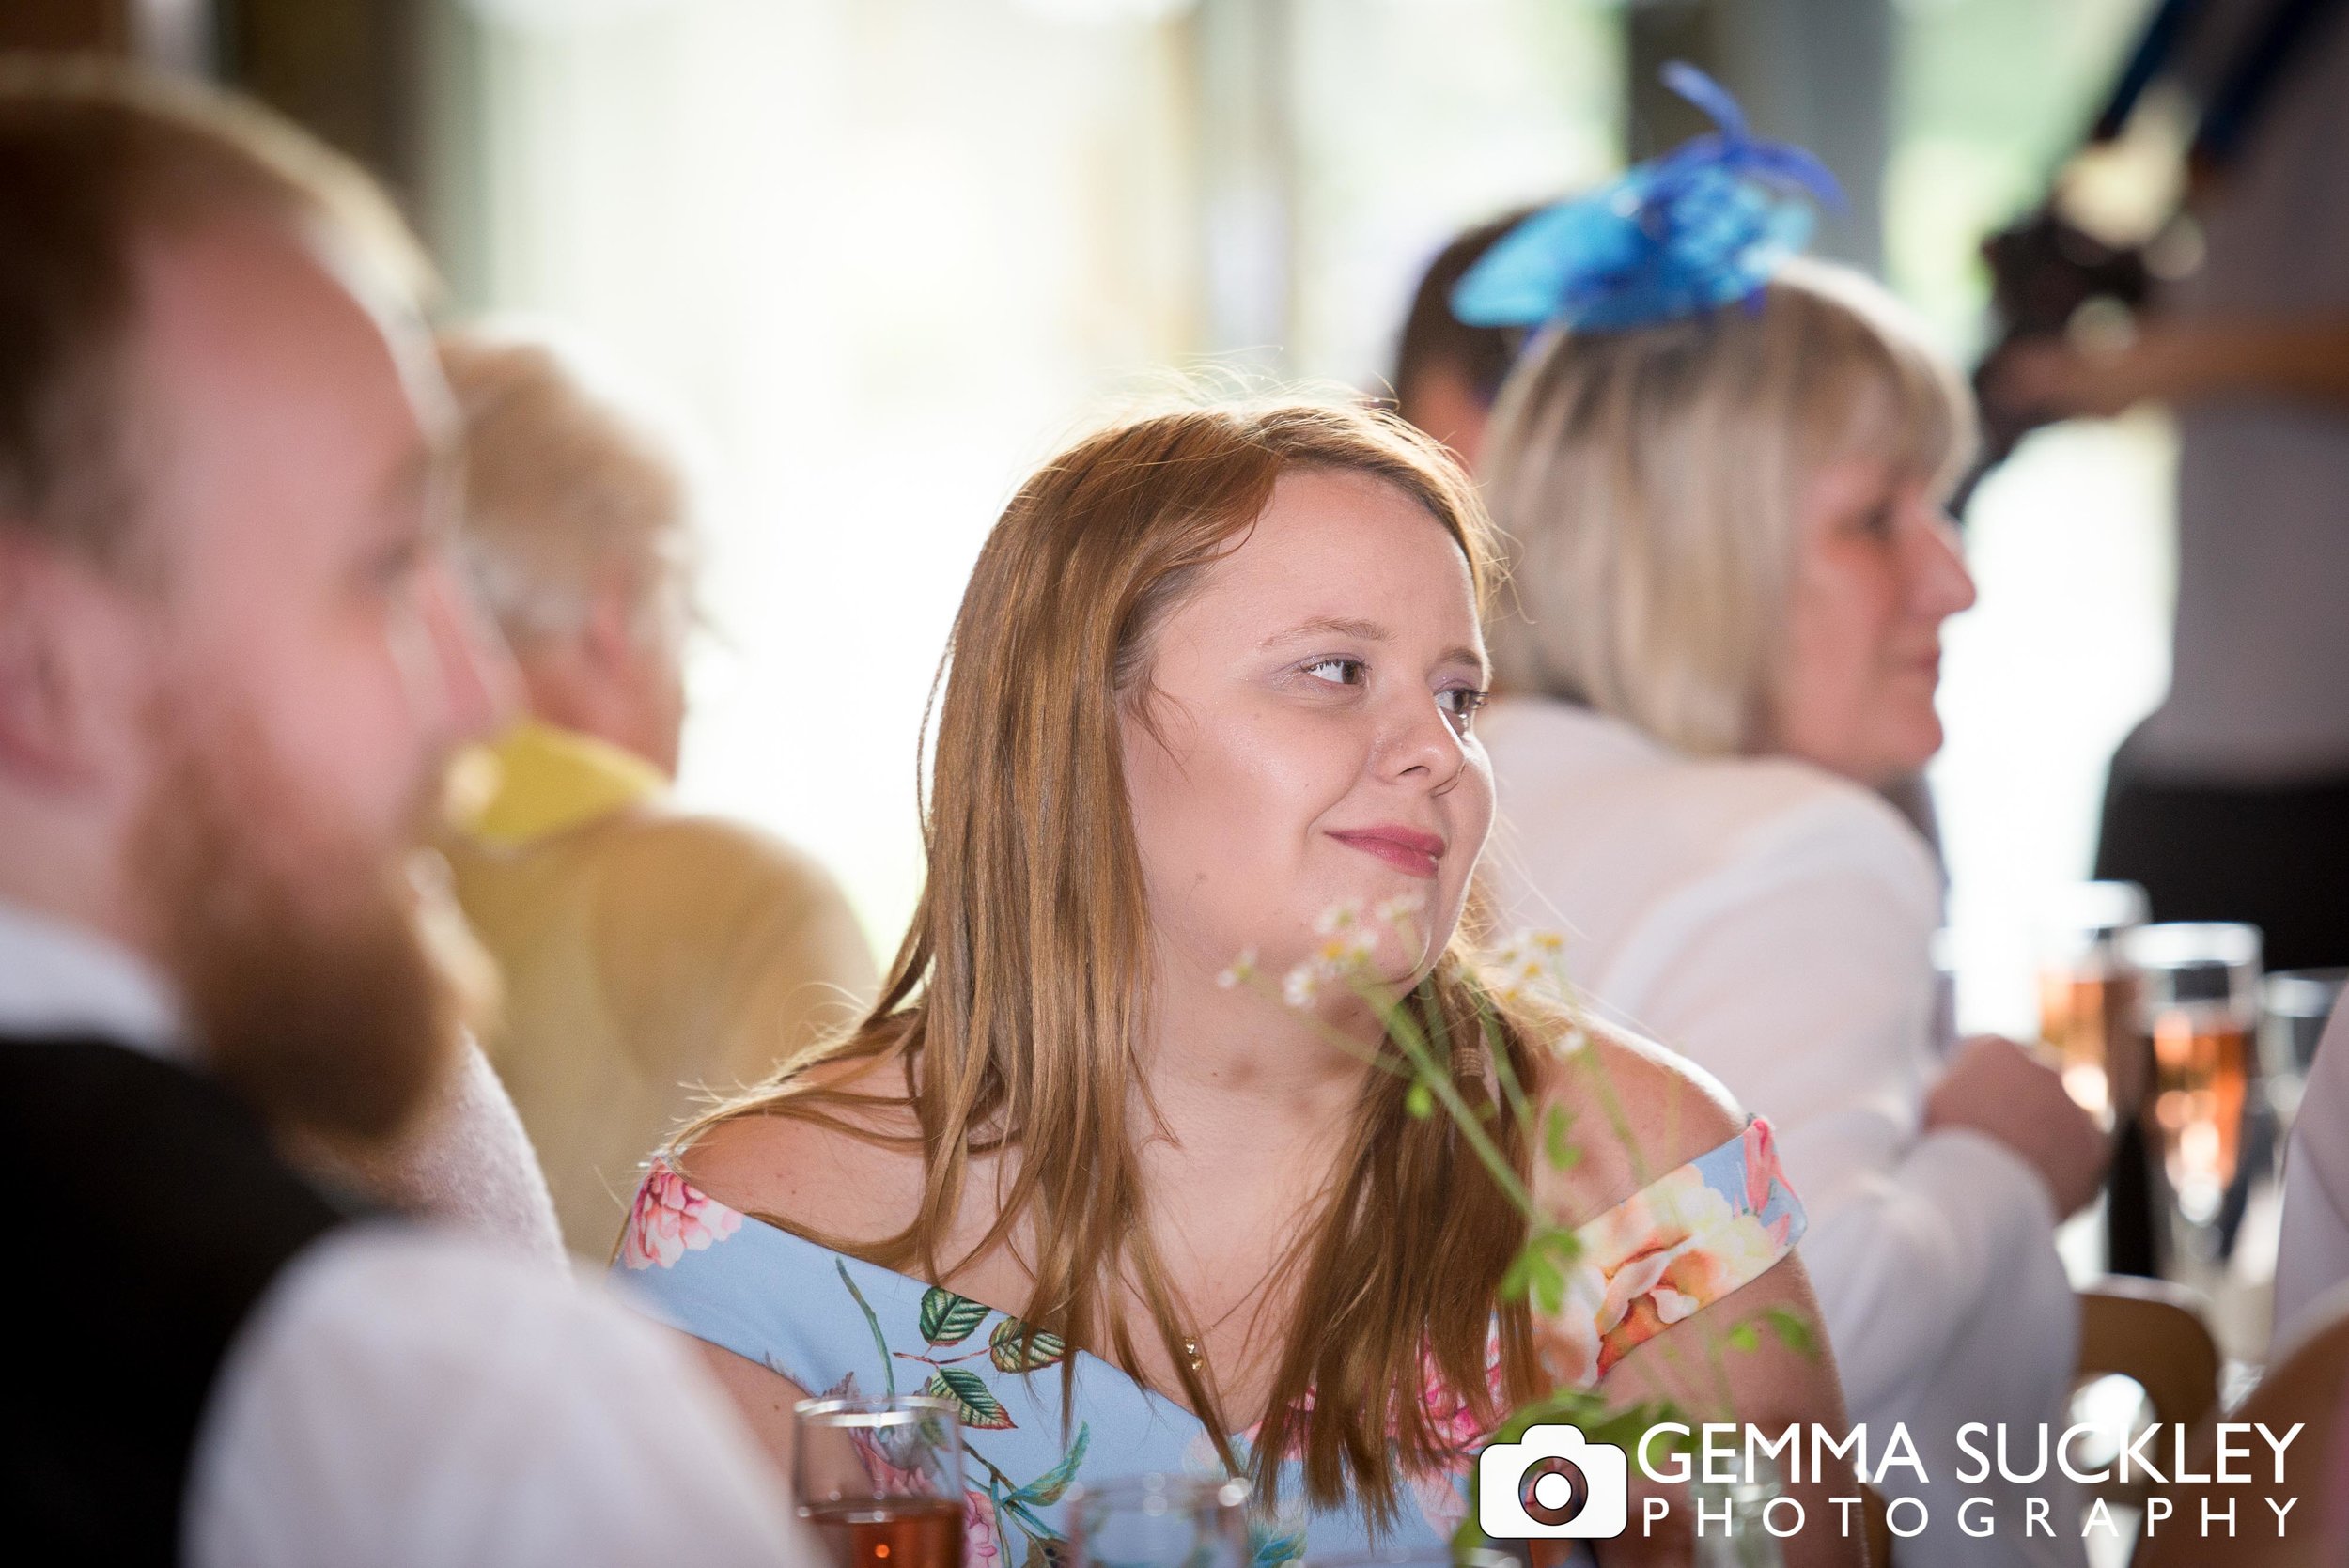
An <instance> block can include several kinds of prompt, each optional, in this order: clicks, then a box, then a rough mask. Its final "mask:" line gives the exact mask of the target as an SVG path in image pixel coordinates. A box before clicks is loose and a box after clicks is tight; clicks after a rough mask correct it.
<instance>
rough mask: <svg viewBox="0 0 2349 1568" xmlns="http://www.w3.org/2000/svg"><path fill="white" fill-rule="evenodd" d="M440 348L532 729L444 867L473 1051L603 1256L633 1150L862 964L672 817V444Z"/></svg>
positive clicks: (839, 902)
mask: <svg viewBox="0 0 2349 1568" xmlns="http://www.w3.org/2000/svg"><path fill="white" fill-rule="evenodd" d="M440 348H441V360H442V364H443V367H444V368H445V370H446V372H447V376H448V380H449V383H450V386H451V387H452V388H453V390H454V391H455V393H456V396H457V401H458V405H459V412H460V414H461V416H462V418H463V422H464V429H465V442H466V474H465V495H464V506H463V517H462V520H461V523H460V527H459V538H460V543H461V545H462V547H463V552H464V556H465V559H466V563H467V565H468V567H469V568H470V571H471V575H472V576H473V578H474V582H475V583H476V585H477V586H478V588H479V590H480V592H481V595H482V598H483V599H484V600H485V602H486V603H487V604H488V606H489V608H490V612H491V613H492V614H493V615H495V617H496V619H497V621H498V624H499V627H500V628H501V629H502V630H503V631H504V632H505V635H506V641H507V643H508V644H510V645H511V646H512V648H513V650H514V655H515V660H516V663H517V664H518V666H519V667H520V670H521V678H522V684H523V687H524V692H525V697H526V703H527V707H528V711H529V714H530V717H529V718H528V719H527V720H526V721H525V722H522V723H521V725H520V726H519V727H517V728H516V729H515V730H514V731H513V732H512V733H510V734H508V735H507V736H506V737H505V738H504V739H503V740H502V741H501V742H500V743H499V744H498V745H497V747H496V748H495V750H494V753H493V754H494V757H495V761H496V763H497V768H496V769H495V773H494V778H495V784H494V787H493V788H492V789H490V791H489V792H488V793H487V795H486V797H485V798H482V799H477V800H473V801H471V802H470V803H468V804H467V805H465V806H463V807H462V808H460V809H461V810H462V814H463V818H464V819H463V821H462V823H461V825H460V828H459V831H458V832H457V834H456V835H455V838H454V842H452V843H451V844H450V845H449V846H448V853H449V859H450V862H451V864H452V866H453V867H454V869H455V871H456V877H457V893H458V897H459V902H460V903H461V904H462V905H463V906H464V909H465V913H466V916H467V918H468V920H469V921H470V922H471V923H472V924H473V926H474V930H475V931H476V932H477V933H478V934H479V936H480V938H481V940H482V944H483V945H484V946H485V947H487V948H488V949H489V950H490V954H491V955H492V956H494V957H495V958H496V960H497V962H498V965H499V968H500V970H501V972H502V975H503V978H504V982H505V995H504V1000H503V1007H502V1014H503V1017H502V1019H501V1022H500V1024H499V1027H498V1028H497V1029H496V1030H495V1031H494V1032H492V1034H491V1036H490V1040H489V1042H488V1044H489V1048H490V1059H491V1060H492V1062H494V1063H495V1064H496V1066H497V1068H498V1071H499V1073H500V1074H501V1075H502V1076H503V1077H504V1079H505V1080H506V1086H507V1088H508V1089H509V1090H510V1091H511V1093H512V1094H513V1097H514V1103H515V1105H516V1106H517V1107H518V1108H519V1109H520V1110H521V1117H522V1122H523V1124H524V1126H526V1127H528V1129H529V1131H530V1134H531V1137H532V1139H533V1140H534V1141H536V1142H537V1148H538V1154H539V1157H540V1158H541V1160H543V1162H544V1163H545V1166H546V1170H547V1176H548V1180H549V1182H550V1184H551V1185H552V1188H553V1192H554V1202H555V1209H556V1212H557V1213H558V1215H559V1216H560V1218H561V1220H562V1225H563V1233H564V1238H565V1240H566V1241H567V1242H568V1245H569V1246H570V1247H571V1248H572V1250H575V1251H578V1252H582V1253H586V1254H590V1255H593V1256H595V1257H597V1258H598V1259H599V1260H600V1259H602V1258H603V1257H606V1256H608V1255H609V1253H610V1250H611V1248H612V1246H613V1243H614V1238H615V1237H616V1236H617V1235H618V1234H619V1229H620V1222H621V1220H622V1219H623V1218H624V1217H625V1213H626V1203H627V1198H628V1195H629V1194H630V1192H631V1191H633V1189H634V1188H635V1185H636V1181H637V1179H638V1176H639V1173H640V1172H639V1169H638V1168H639V1167H640V1165H641V1164H642V1163H643V1161H644V1158H645V1157H646V1155H647V1154H648V1153H649V1152H650V1151H651V1150H652V1149H653V1147H654V1146H655V1145H656V1144H658V1143H659V1142H661V1140H662V1139H663V1138H664V1137H665V1136H666V1134H667V1133H668V1131H669V1130H670V1128H671V1127H673V1126H675V1125H676V1124H677V1122H678V1121H680V1120H681V1119H682V1118H683V1117H684V1116H686V1115H687V1114H688V1113H690V1112H691V1111H692V1110H694V1109H695V1107H696V1105H697V1104H698V1103H699V1097H700V1096H701V1095H702V1094H705V1093H707V1092H713V1091H730V1090H736V1089H739V1088H741V1087H744V1086H746V1085H749V1084H752V1083H755V1082H757V1081H759V1080H760V1079H764V1078H765V1077H766V1076H767V1075H768V1074H769V1073H770V1072H772V1071H773V1070H774V1069H775V1068H776V1067H777V1066H778V1065H780V1064H781V1063H783V1062H785V1061H786V1059H788V1058H789V1057H790V1056H792V1055H793V1054H794V1053H795V1052H797V1051H799V1050H801V1049H802V1048H805V1047H807V1046H809V1045H811V1044H813V1043H815V1042H816V1041H817V1040H818V1039H820V1038H821V1037H822V1036H823V1035H824V1033H825V1032H827V1031H828V1030H830V1029H831V1028H832V1027H834V1026H836V1025H840V1024H845V1023H848V1022H850V1021H852V1020H853V1019H854V1018H855V1017H856V1016H857V1013H858V1010H859V1008H860V1007H861V1005H862V1004H863V1001H865V1000H866V999H867V997H868V996H869V994H870V991H871V989H872V986H873V978H874V975H873V961H872V955H871V950H870V949H869V948H868V947H867V946H866V944H865V940H864V936H863V932H862V930H861V929H860V928H859V926H858V924H857V922H856V920H855V917H854V916H853V915H852V914H851V913H850V911H849V909H848V905H847V903H846V902H845V901H844V900H843V899H842V897H841V895H840V893H839V892H838V890H837V889H836V887H835V886H834V885H833V883H832V879H831V877H828V876H827V875H826V874H825V872H824V871H823V869H822V868H821V867H819V866H818V865H817V864H816V862H814V861H812V860H810V859H809V858H808V857H806V856H805V855H803V854H801V852H799V851H798V850H796V849H793V848H791V847H790V846H786V845H784V844H780V843H777V842H776V841H774V840H773V839H770V838H768V837H766V836H764V835H762V834H760V833H757V832H755V831H752V830H750V829H748V828H745V827H742V826H739V825H737V824H735V823H732V822H725V821H720V820H717V819H715V818H711V817H708V816H699V815H689V814H686V813H684V812H681V811H678V810H677V809H676V808H675V807H674V806H673V805H672V804H671V803H670V801H669V799H668V786H669V783H670V781H671V779H672V778H673V777H674V776H675V774H676V771H677V754H678V749H679V740H680V736H681V732H682V728H683V723H684V717H685V683H684V677H683V674H682V670H683V658H682V655H683V651H684V642H685V637H686V634H687V631H688V629H689V628H690V625H691V621H692V613H691V611H692V570H693V564H694V561H695V556H696V551H695V546H694V535H693V527H694V522H695V519H694V515H693V514H694V491H693V487H692V484H691V483H690V482H689V476H688V474H687V472H686V470H685V467H684V465H683V464H682V463H681V462H680V460H679V458H678V456H677V443H676V442H674V441H673V440H672V439H671V438H669V437H668V436H667V435H666V434H664V432H663V430H662V428H661V425H660V424H659V422H657V421H656V420H654V419H652V418H650V417H649V416H648V415H647V414H646V412H645V411H642V410H641V409H639V408H637V407H635V406H633V405H632V404H631V403H630V401H629V400H628V399H626V398H625V397H624V396H620V395H618V394H616V393H615V392H614V390H613V389H612V388H611V387H610V386H609V385H608V384H607V383H608V381H609V378H608V377H605V378H601V379H599V378H596V377H591V376H590V375H589V374H588V373H587V371H586V370H585V369H584V368H583V365H582V364H581V363H580V360H579V357H578V356H577V354H576V353H575V352H568V351H565V350H561V349H557V348H556V347H555V346H554V345H552V344H551V343H549V342H545V341H537V340H533V339H529V338H525V337H521V336H514V335H500V334H491V333H487V332H468V333H458V334H448V335H444V336H443V339H442V341H441V345H440ZM457 793H459V795H460V796H461V795H462V794H463V793H464V791H463V790H461V789H460V790H459V791H458V792H457Z"/></svg>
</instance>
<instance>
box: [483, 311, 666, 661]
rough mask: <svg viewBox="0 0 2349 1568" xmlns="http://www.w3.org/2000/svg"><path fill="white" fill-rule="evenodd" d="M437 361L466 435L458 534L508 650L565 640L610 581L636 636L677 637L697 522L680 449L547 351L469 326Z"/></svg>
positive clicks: (571, 361)
mask: <svg viewBox="0 0 2349 1568" xmlns="http://www.w3.org/2000/svg"><path fill="white" fill-rule="evenodd" d="M440 353H441V365H442V369H443V372H444V373H445V374H446V376H447V377H448V383H449V388H450V390H451V391H452V392H453V393H454V394H455V396H456V399H457V407H458V411H459V416H460V418H461V419H462V421H463V425H464V442H465V504H464V519H463V521H462V524H461V525H460V527H459V539H460V542H461V545H462V550H463V554H464V558H465V561H466V565H467V566H468V567H469V568H470V570H471V575H472V578H473V582H474V586H475V587H476V588H477V589H478V590H479V592H480V594H481V597H482V600H483V602H484V603H486V604H487V605H488V606H489V609H490V613H491V614H492V615H494V616H495V617H496V618H497V622H498V626H499V629H501V630H503V631H504V632H505V633H506V638H507V640H508V641H509V642H511V643H512V644H514V646H515V648H516V650H517V651H518V652H521V653H524V654H526V653H527V652H528V650H529V647H530V644H532V643H533V642H535V641H537V640H538V639H540V638H544V637H548V636H553V635H560V634H563V633H566V632H568V631H571V630H573V629H576V628H577V627H578V626H579V625H580V624H581V622H582V621H583V620H584V619H585V617H586V616H587V614H588V613H589V611H590V609H591V607H592V606H593V604H594V601H595V598H596V596H597V595H598V593H599V592H600V591H602V589H603V588H604V587H605V585H606V584H607V583H609V582H611V581H612V580H613V579H614V577H615V576H617V577H618V578H620V579H621V580H622V581H623V582H625V584H626V586H627V589H628V591H629V593H630V595H631V597H632V599H633V603H634V606H635V609H636V611H637V619H636V622H635V625H634V629H635V630H636V631H637V632H638V633H639V635H654V634H656V633H661V632H669V631H674V630H676V629H679V628H680V625H681V621H682V618H683V616H684V615H685V614H686V613H688V612H689V611H690V609H691V605H690V602H689V600H690V596H691V586H692V584H691V580H692V570H693V567H694V564H695V538H694V532H693V525H694V517H693V509H694V496H693V487H692V483H691V481H690V477H689V474H688V472H687V465H686V463H685V460H684V458H683V457H682V455H681V454H680V452H679V451H678V440H677V437H676V436H675V435H674V434H673V433H672V432H671V431H670V430H668V429H666V428H664V427H663V422H662V421H661V420H660V419H658V418H656V417H655V416H654V415H653V413H652V412H651V411H649V410H647V409H644V408H640V407H636V406H634V405H632V404H630V402H628V401H627V400H626V399H625V398H624V397H622V396H620V395H619V394H618V392H617V391H616V390H615V389H614V387H613V386H612V385H611V384H610V382H611V378H610V377H609V376H608V375H598V374H595V373H593V372H592V370H591V367H590V366H589V365H586V364H585V363H583V360H582V359H581V357H580V355H579V353H578V352H577V351H576V350H575V349H569V348H567V347H564V346H559V345H558V344H556V343H555V342H553V341H552V340H549V339H543V338H537V337H532V336H527V335H520V334H508V333H502V332H498V331H493V330H488V329H474V330H469V331H459V332H451V333H443V334H442V335H441V338H440ZM663 617H667V618H666V619H663Z"/></svg>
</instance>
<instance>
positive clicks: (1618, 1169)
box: [1535, 1024, 1746, 1224]
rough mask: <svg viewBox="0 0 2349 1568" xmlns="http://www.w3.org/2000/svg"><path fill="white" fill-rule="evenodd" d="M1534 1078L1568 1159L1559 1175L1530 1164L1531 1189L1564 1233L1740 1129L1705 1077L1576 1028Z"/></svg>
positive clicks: (1652, 1048)
mask: <svg viewBox="0 0 2349 1568" xmlns="http://www.w3.org/2000/svg"><path fill="white" fill-rule="evenodd" d="M1544 1076H1545V1079H1546V1082H1545V1084H1544V1089H1543V1095H1542V1097H1543V1101H1544V1104H1545V1114H1547V1112H1548V1110H1549V1109H1553V1108H1554V1109H1555V1110H1559V1111H1562V1112H1563V1114H1564V1116H1565V1118H1566V1139H1567V1142H1568V1144H1569V1146H1570V1147H1571V1149H1572V1150H1573V1155H1572V1158H1571V1160H1570V1162H1569V1164H1568V1166H1567V1168H1566V1169H1565V1170H1563V1171H1558V1170H1553V1169H1551V1168H1550V1167H1549V1165H1548V1162H1547V1161H1546V1160H1544V1159H1541V1158H1539V1157H1537V1158H1536V1160H1535V1166H1536V1172H1537V1186H1538V1188H1540V1190H1541V1191H1542V1192H1543V1193H1544V1195H1545V1197H1546V1199H1547V1202H1548V1206H1549V1207H1550V1209H1551V1212H1553V1213H1554V1214H1556V1215H1558V1217H1559V1218H1560V1219H1563V1220H1564V1221H1565V1222H1567V1223H1569V1224H1580V1223H1582V1222H1583V1221H1585V1220H1587V1219H1592V1218H1594V1217H1595V1216H1597V1215H1601V1214H1604V1213H1606V1212H1607V1211H1608V1210H1609V1209H1610V1208H1613V1207H1614V1206H1615V1205H1616V1204H1618V1203H1622V1202H1623V1201H1624V1200H1625V1199H1626V1198H1628V1197H1630V1196H1631V1195H1632V1194H1633V1193H1635V1192H1637V1191H1639V1190H1640V1189H1641V1188H1643V1187H1645V1186H1647V1185H1648V1184H1649V1183H1651V1182H1653V1181H1656V1180H1657V1178H1659V1177H1661V1176H1663V1175H1665V1174H1667V1173H1669V1172H1672V1171H1674V1170H1676V1169H1678V1168H1679V1167H1680V1166H1683V1165H1685V1164H1687V1163H1688V1161H1689V1160H1692V1159H1694V1158H1696V1157H1698V1156H1699V1155H1702V1154H1705V1153H1707V1152H1709V1151H1710V1150H1713V1149H1717V1148H1719V1147H1720V1145H1721V1144H1723V1143H1725V1142H1727V1141H1729V1140H1731V1139H1733V1138H1735V1137H1736V1136H1737V1135H1738V1133H1739V1132H1740V1131H1742V1130H1743V1129H1744V1126H1745V1121H1746V1118H1745V1115H1744V1113H1743V1112H1742V1111H1741V1110H1739V1109H1738V1108H1737V1103H1736V1102H1735V1100H1733V1099H1731V1098H1730V1096H1729V1092H1728V1091H1727V1090H1725V1089H1723V1088H1722V1087H1721V1086H1720V1084H1719V1082H1717V1081H1716V1080H1715V1079H1713V1077H1712V1076H1711V1075H1710V1074H1708V1073H1706V1072H1705V1071H1704V1070H1703V1068H1701V1067H1699V1066H1697V1065H1696V1064H1695V1063H1691V1062H1689V1061H1688V1060H1687V1059H1686V1058H1684V1057H1681V1056H1677V1055H1675V1054H1674V1053H1672V1051H1669V1050H1667V1049H1665V1048H1663V1047H1662V1046H1659V1045H1657V1044H1656V1043H1655V1042H1654V1041H1652V1040H1644V1039H1641V1037H1639V1036H1638V1035H1636V1034H1629V1033H1617V1032H1612V1031H1609V1030H1605V1029H1599V1028H1595V1027H1592V1026H1589V1025H1587V1024H1584V1025H1578V1026H1576V1031H1575V1032H1574V1033H1573V1034H1571V1035H1570V1036H1569V1037H1568V1038H1567V1039H1566V1040H1565V1041H1563V1042H1561V1045H1560V1049H1559V1055H1558V1056H1557V1057H1556V1058H1555V1059H1554V1061H1553V1064H1552V1065H1551V1067H1550V1069H1549V1070H1548V1072H1547V1073H1546V1074H1545V1075H1544Z"/></svg>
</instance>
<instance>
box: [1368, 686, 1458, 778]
mask: <svg viewBox="0 0 2349 1568" xmlns="http://www.w3.org/2000/svg"><path fill="white" fill-rule="evenodd" d="M1376 762H1377V766H1378V768H1379V770H1380V771H1381V772H1382V773H1385V774H1386V775H1388V776H1389V777H1392V778H1398V779H1399V778H1405V777H1408V776H1409V775H1411V774H1413V773H1418V772H1424V773H1425V774H1426V776H1427V778H1428V779H1429V780H1430V781H1432V782H1433V783H1434V784H1437V785H1438V786H1439V787H1440V786H1442V785H1444V784H1449V783H1451V781H1452V780H1454V779H1455V778H1457V777H1459V773H1460V769H1461V768H1464V767H1466V766H1467V763H1468V753H1467V752H1466V750H1465V749H1464V748H1463V747H1462V746H1461V743H1460V732H1459V731H1458V730H1456V729H1455V728H1454V727H1453V722H1452V720H1451V718H1450V717H1449V716H1447V715H1446V714H1445V713H1444V711H1443V709H1442V708H1440V707H1439V706H1437V703H1436V698H1435V696H1434V694H1433V693H1432V692H1426V691H1421V692H1416V693H1412V692H1406V693H1404V694H1403V695H1402V696H1401V697H1400V698H1399V699H1398V700H1396V701H1395V702H1393V703H1392V704H1390V705H1388V718H1387V722H1386V726H1385V733H1384V734H1382V735H1381V737H1380V738H1379V745H1378V753H1377V758H1376Z"/></svg>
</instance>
